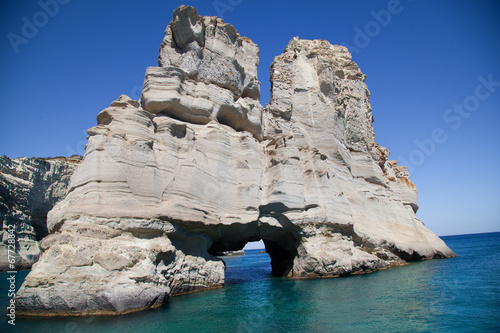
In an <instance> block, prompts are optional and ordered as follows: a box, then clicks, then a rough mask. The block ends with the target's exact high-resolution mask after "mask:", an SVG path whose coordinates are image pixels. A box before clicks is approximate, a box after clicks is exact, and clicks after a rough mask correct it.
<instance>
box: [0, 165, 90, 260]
mask: <svg viewBox="0 0 500 333" xmlns="http://www.w3.org/2000/svg"><path fill="white" fill-rule="evenodd" d="M80 160H81V157H80V156H73V157H69V158H64V157H58V158H25V157H23V158H16V159H12V160H11V159H9V158H8V157H6V156H1V157H0V219H1V220H2V222H3V223H2V225H3V228H2V231H1V236H2V243H1V244H0V270H9V269H24V268H30V267H31V265H32V264H33V263H35V262H36V261H37V260H38V258H39V257H40V254H41V252H40V248H39V246H38V241H40V240H41V239H42V238H43V237H45V236H47V235H48V230H47V213H48V212H49V211H50V210H51V209H52V207H54V205H55V204H56V203H57V202H58V201H59V200H61V199H62V198H64V197H65V196H66V192H67V188H68V185H69V181H70V177H71V175H72V174H73V172H74V171H75V169H76V166H77V165H78V164H79V163H80ZM9 226H13V227H9ZM9 230H11V231H14V233H15V235H16V237H15V240H16V243H15V249H16V256H15V263H14V264H13V265H14V266H13V267H12V266H10V263H9V262H8V249H9V247H8V244H9V242H8V240H9V232H8V231H9ZM10 244H14V243H10ZM11 249H12V247H11Z"/></svg>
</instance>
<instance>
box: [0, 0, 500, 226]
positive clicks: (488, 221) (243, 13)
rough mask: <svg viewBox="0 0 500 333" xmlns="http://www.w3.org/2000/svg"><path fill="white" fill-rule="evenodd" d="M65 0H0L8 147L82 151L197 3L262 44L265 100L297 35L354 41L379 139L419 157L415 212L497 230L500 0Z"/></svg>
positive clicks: (1, 121)
mask: <svg viewBox="0 0 500 333" xmlns="http://www.w3.org/2000/svg"><path fill="white" fill-rule="evenodd" d="M59 1H60V2H61V3H64V4H60V5H59V8H57V10H56V8H54V7H53V6H49V7H47V8H46V11H48V12H50V13H49V14H51V15H49V14H44V9H43V8H42V6H41V5H40V4H39V2H38V1H34V0H26V1H17V0H3V1H2V2H1V4H0V16H1V17H0V37H1V38H0V40H1V41H0V72H1V80H0V94H1V100H2V107H1V109H0V110H1V111H0V112H1V116H0V133H1V134H0V154H1V155H7V156H9V157H19V156H57V155H63V156H68V155H71V154H73V153H78V154H82V153H83V147H84V145H85V142H86V140H85V134H84V133H85V130H86V129H87V128H89V127H91V126H94V125H95V123H96V121H95V117H96V115H97V113H98V112H99V111H100V110H102V109H104V108H106V107H107V106H108V105H109V104H110V103H111V102H112V101H113V100H115V99H116V98H117V97H118V96H120V95H121V94H127V95H129V96H130V97H132V98H135V99H138V98H139V94H140V88H141V86H142V83H143V78H144V72H145V70H146V68H147V67H148V66H156V65H157V56H158V49H159V46H160V43H161V40H162V38H163V31H164V30H165V27H166V25H167V24H168V23H169V21H170V19H171V17H172V11H173V10H174V9H175V8H176V7H177V6H179V5H181V4H186V5H193V6H195V7H196V8H197V9H198V12H199V14H200V15H218V16H222V17H223V19H224V20H225V21H226V22H230V23H232V24H233V25H234V26H235V27H236V29H237V30H238V31H239V32H240V34H241V35H243V36H247V37H249V38H251V39H252V40H253V41H254V42H255V43H257V44H258V45H259V47H260V50H261V51H260V55H261V60H260V66H259V79H260V81H261V82H262V98H261V103H262V104H265V103H267V102H268V100H269V89H270V84H269V65H270V64H271V62H272V60H273V57H274V56H276V55H279V54H281V53H282V52H283V49H284V47H285V46H286V44H287V43H288V41H289V40H290V39H291V38H292V37H294V36H299V37H300V38H304V39H326V40H328V41H330V42H331V43H333V44H344V45H348V46H349V47H350V49H351V51H352V53H353V60H354V61H356V62H357V63H358V65H359V66H360V67H361V70H362V71H363V72H364V73H365V74H367V75H368V79H367V80H366V83H367V84H368V88H369V89H370V91H371V93H372V99H371V102H372V107H373V113H374V116H375V123H374V126H375V134H376V140H377V142H379V143H380V144H381V145H383V146H386V147H388V148H389V149H390V150H391V152H392V154H391V158H392V159H401V158H402V159H406V160H407V161H409V163H410V164H411V165H412V175H411V179H412V180H413V181H414V182H415V183H416V185H417V188H418V189H419V199H420V207H421V208H420V210H419V212H418V214H417V215H418V216H419V218H420V219H421V220H422V221H424V223H426V225H427V226H428V227H429V228H430V229H431V230H433V231H435V232H436V233H437V234H438V235H449V234H461V233H474V232H488V231H499V230H500V210H499V209H498V208H499V207H500V194H499V190H500V172H499V171H500V167H499V166H500V130H499V128H500V2H498V1H456V0H453V1H452V0H448V1H438V0H413V1H409V0H401V1H399V3H398V1H392V0H391V1H317V2H308V1H290V0H289V1H260V0H257V1H250V0H215V1H213V0H204V1H190V2H187V1H186V2H181V1H165V0H163V1H156V0H148V1H139V0H135V1H132V0H121V1H95V0H87V1H83V0H71V1H68V0H59ZM52 2H53V1H51V0H41V3H52ZM376 17H377V18H378V20H377V18H376ZM26 22H28V23H26ZM33 23H36V24H37V25H38V27H36V26H35V28H36V29H37V30H35V31H34V30H33V29H32V30H30V29H29V25H30V24H33ZM16 51H17V52H16ZM480 77H481V78H482V79H479V78H480ZM488 81H492V82H493V83H488ZM484 82H486V83H484ZM455 104H456V106H454V105H455ZM464 104H465V106H464V107H462V110H461V111H460V109H459V108H460V105H464ZM469 110H470V111H469ZM433 132H435V134H434V136H433V134H432V133H433ZM443 137H444V138H445V139H446V140H443ZM415 140H419V142H420V143H421V144H420V146H419V145H417V143H416V142H415Z"/></svg>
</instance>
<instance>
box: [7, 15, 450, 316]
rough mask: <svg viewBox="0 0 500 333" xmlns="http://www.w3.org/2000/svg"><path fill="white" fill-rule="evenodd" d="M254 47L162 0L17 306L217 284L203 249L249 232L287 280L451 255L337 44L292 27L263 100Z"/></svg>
mask: <svg viewBox="0 0 500 333" xmlns="http://www.w3.org/2000/svg"><path fill="white" fill-rule="evenodd" d="M258 54H259V49H258V47H257V45H256V44H255V43H253V42H252V41H251V40H250V39H248V38H246V37H242V36H240V35H239V34H238V32H237V31H236V29H235V28H234V27H233V26H232V25H231V24H228V23H225V22H224V21H223V20H221V19H220V18H216V17H202V16H199V15H198V14H197V12H196V10H195V9H194V8H193V7H186V6H181V7H179V8H178V9H176V10H175V11H174V15H173V18H172V21H171V22H170V24H169V25H168V26H167V29H166V30H165V37H164V39H163V42H162V44H161V46H160V54H159V58H158V62H159V66H158V67H150V68H148V69H147V70H146V75H145V79H144V85H143V90H142V96H141V99H140V101H134V100H132V99H130V98H129V97H127V96H124V95H122V96H120V97H119V98H118V99H117V100H116V101H114V102H112V103H111V105H110V107H108V108H106V109H104V110H102V111H101V112H100V113H99V114H98V115H97V125H96V126H94V127H92V128H90V129H89V130H88V134H89V141H88V144H87V146H86V150H85V155H84V157H83V160H82V162H81V165H80V166H79V167H78V169H77V170H76V171H75V173H74V174H73V176H72V177H71V184H70V187H69V193H68V195H67V196H66V197H65V198H64V199H63V200H61V201H60V202H58V203H57V204H56V206H54V208H53V209H52V210H51V211H50V212H49V214H48V222H47V226H48V231H49V235H48V236H47V237H45V238H44V239H43V240H42V241H41V242H40V248H41V249H42V251H43V254H42V256H41V258H40V260H39V261H38V263H37V264H36V265H35V266H34V267H33V269H32V270H31V272H30V273H29V275H28V276H27V278H26V280H25V282H24V284H23V285H22V287H21V288H20V290H19V291H18V294H17V297H16V299H17V311H18V312H16V313H19V314H26V315H41V316H44V315H94V314H95V315H102V314H124V313H128V312H131V311H138V310H141V309H147V308H152V307H158V306H161V305H162V304H164V303H165V301H166V299H167V298H168V297H169V296H170V295H178V294H183V293H187V292H193V291H197V290H203V289H210V288H217V287H220V286H222V285H223V284H224V270H225V265H224V262H223V261H222V259H221V258H218V257H216V256H215V255H214V254H218V253H221V252H224V251H237V250H241V249H242V248H243V247H244V245H245V244H246V243H247V242H251V241H258V240H261V239H262V240H263V242H264V244H265V247H266V251H267V252H268V253H269V255H270V257H271V265H272V271H273V273H274V275H276V276H284V277H289V278H296V279H302V278H318V277H339V276H346V275H353V274H361V273H368V272H373V271H375V270H378V269H383V268H386V267H389V266H394V265H402V264H405V263H406V262H407V261H412V260H421V259H432V258H446V257H452V256H454V255H455V254H454V253H453V251H452V250H450V249H449V248H448V247H447V246H446V244H445V243H444V242H443V241H442V240H441V239H440V238H439V237H437V236H436V235H435V234H434V233H433V232H432V231H430V230H429V229H427V228H426V227H425V226H424V224H423V223H422V222H421V221H420V220H418V219H417V217H416V215H415V212H416V211H417V209H418V203H417V190H416V187H415V185H414V184H413V183H412V182H411V181H410V180H409V175H408V173H407V171H406V168H405V167H403V166H399V165H398V163H397V162H396V161H390V160H388V156H389V151H388V150H387V149H386V148H383V147H381V146H379V145H378V144H377V143H375V135H374V132H373V126H372V122H373V115H372V108H371V105H370V92H369V91H368V88H367V86H366V84H365V82H364V81H365V78H366V76H365V75H364V74H363V73H362V72H361V70H360V69H359V67H358V65H357V64H356V63H355V62H353V61H352V60H351V54H350V53H349V52H348V50H347V49H346V48H345V47H342V46H338V45H332V44H330V43H329V42H327V41H322V40H302V39H299V38H293V39H292V40H291V41H290V42H289V43H288V45H287V47H286V48H285V50H284V52H283V54H281V55H279V56H277V57H276V58H275V59H274V62H273V63H272V65H271V82H272V90H271V100H270V103H269V104H268V105H266V107H262V105H261V104H260V102H259V95H260V83H259V81H258V80H257V66H258V64H259V57H258ZM382 111H383V110H382ZM27 202H29V200H27Z"/></svg>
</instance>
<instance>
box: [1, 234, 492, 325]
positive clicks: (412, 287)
mask: <svg viewBox="0 0 500 333" xmlns="http://www.w3.org/2000/svg"><path fill="white" fill-rule="evenodd" d="M443 239H444V240H445V242H446V243H447V244H448V245H449V246H450V247H451V248H452V249H453V250H454V251H455V252H456V253H457V254H458V257H457V258H453V259H442V260H429V261H423V262H417V263H412V264H411V265H410V266H405V267H396V268H390V269H387V270H385V271H380V272H376V273H373V274H367V275H359V276H353V277H345V278H336V279H320V280H299V281H294V280H288V279H283V278H273V277H271V265H270V259H269V256H268V255H267V254H266V253H258V252H259V250H247V251H246V253H247V254H246V255H244V256H235V257H225V258H224V260H225V261H226V264H227V271H226V280H227V285H226V286H225V287H224V288H222V289H217V290H210V291H205V292H200V293H196V294H191V295H185V296H178V297H173V298H171V299H170V301H169V302H168V304H167V305H166V306H165V307H164V308H161V309H155V310H151V311H143V312H139V313H133V314H129V315H125V316H118V317H90V318H49V319H29V318H16V325H15V327H14V326H12V325H9V324H8V323H7V319H8V318H7V317H6V313H5V312H4V314H3V315H2V316H3V318H2V321H1V323H0V332H51V333H52V332H66V333H70V332H71V333H76V332H119V333H125V332H139V333H140V332H500V279H499V278H500V233H488V234H474V235H461V236H448V237H443ZM26 275H27V271H23V272H18V273H17V274H16V277H17V284H18V285H20V283H21V282H22V279H23V278H24V277H25V276H26ZM7 277H8V274H7V273H1V275H0V278H1V280H0V283H1V289H0V292H1V294H0V302H1V304H2V307H3V308H5V307H6V305H7V302H8V296H7V289H8V283H7ZM4 304H5V306H4Z"/></svg>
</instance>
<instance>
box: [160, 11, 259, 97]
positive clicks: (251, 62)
mask: <svg viewBox="0 0 500 333" xmlns="http://www.w3.org/2000/svg"><path fill="white" fill-rule="evenodd" d="M158 64H159V66H160V67H168V66H173V67H178V68H180V69H182V70H183V71H185V72H186V73H187V75H188V77H189V78H191V79H194V80H197V81H204V82H211V83H213V84H216V85H218V86H220V87H223V88H226V89H229V90H230V91H231V92H232V93H233V94H234V98H235V100H236V99H238V98H239V97H250V98H252V99H255V100H258V99H259V97H260V82H259V81H258V79H257V67H258V65H259V48H258V47H257V45H256V44H255V43H253V42H252V41H251V40H250V39H248V38H246V37H241V36H240V35H239V33H238V32H237V31H236V29H235V28H234V27H233V26H232V25H231V24H229V23H224V21H223V20H222V19H220V18H217V17H214V16H205V17H201V16H199V15H198V13H197V12H196V9H195V8H194V7H191V6H180V7H179V8H177V9H176V10H175V11H174V14H173V18H172V21H171V22H170V24H169V25H168V26H167V29H166V30H165V38H164V39H163V42H162V44H161V47H160V55H159V57H158Z"/></svg>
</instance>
